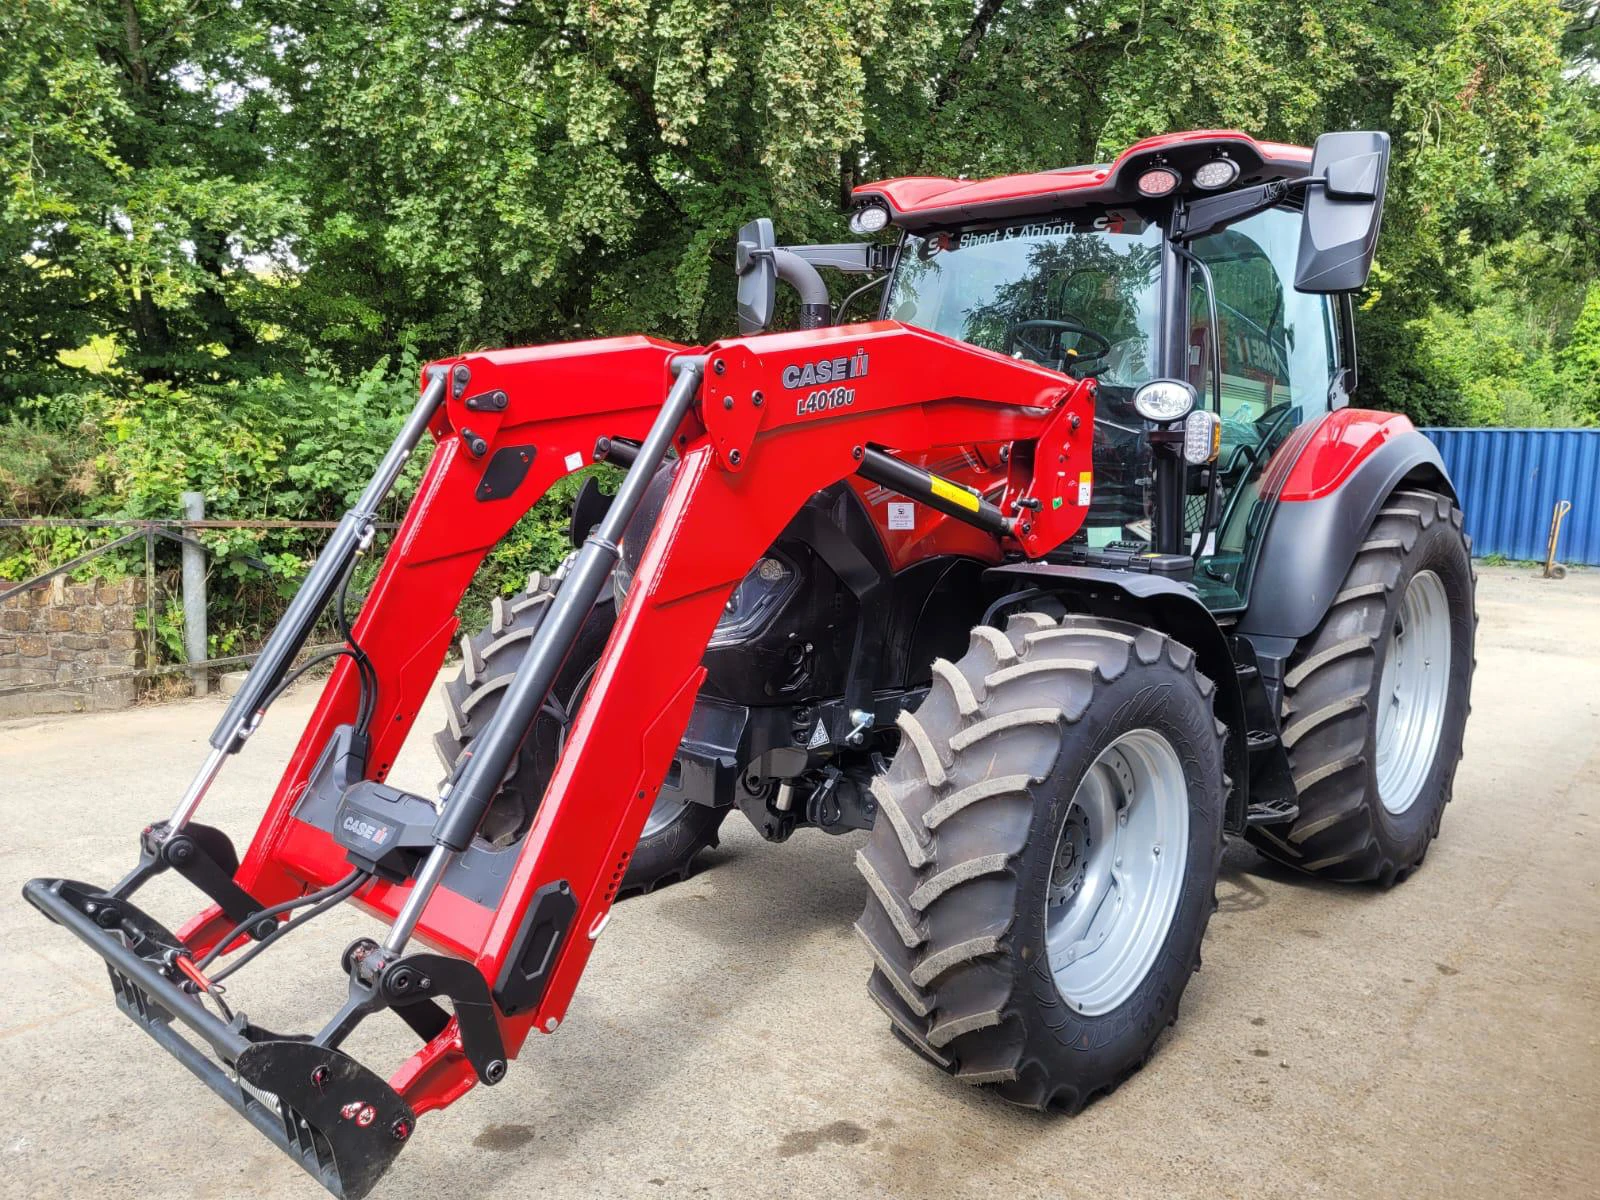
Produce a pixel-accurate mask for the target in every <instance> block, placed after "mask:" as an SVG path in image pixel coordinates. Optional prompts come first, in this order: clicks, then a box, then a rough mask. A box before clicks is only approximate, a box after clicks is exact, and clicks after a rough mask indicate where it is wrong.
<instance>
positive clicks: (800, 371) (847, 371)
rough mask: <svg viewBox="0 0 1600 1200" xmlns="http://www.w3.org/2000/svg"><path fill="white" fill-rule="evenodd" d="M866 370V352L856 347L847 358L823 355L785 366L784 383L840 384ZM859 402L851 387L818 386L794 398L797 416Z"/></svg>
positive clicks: (799, 385) (802, 385) (791, 385)
mask: <svg viewBox="0 0 1600 1200" xmlns="http://www.w3.org/2000/svg"><path fill="white" fill-rule="evenodd" d="M866 373H867V352H866V351H865V350H857V351H856V352H855V353H854V354H853V355H851V356H849V357H848V358H821V359H818V360H817V361H816V362H808V363H796V364H794V365H792V366H788V367H785V368H784V369H783V386H784V387H786V388H809V387H816V386H817V384H819V383H834V384H837V383H839V382H840V381H842V380H845V379H860V378H861V377H862V376H863V375H865V374H866ZM855 402H856V390H855V388H852V387H831V388H826V387H825V388H819V389H818V390H817V391H814V392H809V393H807V394H806V395H804V396H802V397H800V399H799V400H797V401H796V402H795V406H794V411H795V415H797V416H801V417H804V416H808V415H810V414H812V413H822V412H827V411H829V410H830V409H835V408H845V407H847V406H849V405H851V404H854V403H855Z"/></svg>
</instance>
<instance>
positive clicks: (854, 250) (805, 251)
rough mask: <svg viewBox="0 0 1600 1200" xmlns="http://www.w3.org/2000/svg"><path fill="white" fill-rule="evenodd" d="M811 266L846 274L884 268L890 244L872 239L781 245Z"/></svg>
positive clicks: (863, 273)
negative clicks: (808, 244) (869, 240)
mask: <svg viewBox="0 0 1600 1200" xmlns="http://www.w3.org/2000/svg"><path fill="white" fill-rule="evenodd" d="M782 248H783V249H785V250H787V251H789V253H790V254H794V255H797V256H798V257H800V258H803V259H805V260H806V262H808V263H810V264H811V265H812V266H814V267H832V268H833V269H834V270H835V271H843V272H844V273H845V274H847V275H871V274H873V273H874V272H877V271H883V270H887V269H888V266H889V262H890V260H891V259H892V258H893V257H894V247H893V246H884V245H879V244H878V243H876V242H830V243H827V244H825V245H817V246H784V247H782Z"/></svg>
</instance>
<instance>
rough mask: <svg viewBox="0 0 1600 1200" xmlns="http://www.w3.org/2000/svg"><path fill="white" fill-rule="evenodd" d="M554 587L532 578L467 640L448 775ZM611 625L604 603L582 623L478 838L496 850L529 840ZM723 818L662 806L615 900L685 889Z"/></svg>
mask: <svg viewBox="0 0 1600 1200" xmlns="http://www.w3.org/2000/svg"><path fill="white" fill-rule="evenodd" d="M558 586H559V581H558V580H556V579H554V578H551V577H549V576H543V575H540V574H538V573H537V572H535V573H534V574H533V575H532V576H530V577H529V579H528V586H527V588H526V590H524V591H523V592H522V593H520V594H519V595H517V596H514V597H511V598H504V597H497V598H496V599H495V602H494V610H493V615H492V617H491V619H490V622H489V626H488V628H486V629H483V630H481V631H479V632H478V633H477V634H474V635H472V636H471V637H467V636H463V637H462V639H461V673H460V674H459V675H457V676H456V678H454V679H452V680H450V681H449V682H448V683H447V684H445V687H444V700H445V713H446V724H445V727H444V728H443V729H441V730H440V731H439V732H438V733H436V734H435V735H434V738H433V744H434V749H435V750H436V751H438V754H439V759H440V761H441V762H442V763H443V764H444V768H445V771H446V772H447V773H448V772H449V771H451V770H453V769H454V767H455V763H456V761H457V760H458V759H459V758H460V757H461V755H462V754H463V753H464V752H465V751H466V750H467V748H468V747H469V746H470V744H471V742H472V739H473V737H474V736H475V735H476V734H477V733H478V732H479V731H480V730H482V729H484V728H485V727H486V726H487V725H488V723H489V721H490V720H491V719H492V718H493V716H494V714H495V711H496V710H497V709H498V708H499V707H500V698H501V694H502V693H503V692H504V691H505V687H506V685H507V684H508V683H510V682H511V677H512V676H513V675H515V674H516V671H517V668H518V667H519V666H521V665H522V660H523V657H524V656H525V655H526V654H527V650H528V646H529V645H530V644H531V643H532V640H533V636H534V634H535V632H536V631H537V630H538V628H539V626H540V624H541V623H542V622H543V620H544V614H545V611H546V610H547V608H548V607H549V604H550V601H551V600H552V599H553V598H554V597H555V593H556V588H557V587H558ZM615 623H616V606H615V604H614V603H613V602H612V600H611V599H610V598H609V597H606V598H604V599H602V600H600V601H599V602H598V603H597V604H596V605H595V606H594V609H593V610H592V611H591V612H590V614H589V618H588V620H587V621H585V622H584V625H583V630H582V632H581V633H580V634H579V636H578V641H577V644H576V645H575V646H574V647H573V649H572V653H571V655H570V656H569V657H568V658H567V662H566V665H565V666H563V667H562V669H561V674H560V675H559V676H558V677H557V679H556V683H555V687H554V688H552V689H551V694H550V698H549V700H548V701H546V703H545V706H544V708H542V709H541V710H540V712H539V715H538V716H537V717H535V718H534V722H533V727H532V728H531V729H530V730H529V731H528V735H527V737H526V738H524V739H523V742H522V746H521V748H520V749H519V750H518V752H517V756H516V758H514V759H513V760H512V764H511V768H510V770H508V771H507V772H506V777H505V782H504V783H503V784H502V785H501V787H500V791H499V792H498V793H497V794H496V796H495V798H494V801H493V803H492V804H491V805H490V807H489V812H488V814H487V815H486V816H485V817H484V821H483V824H482V826H481V827H480V829H479V833H480V835H481V836H482V837H483V838H485V839H486V840H487V841H489V842H491V843H492V844H495V845H501V846H505V845H510V844H511V843H512V842H514V841H516V840H517V839H518V838H520V837H521V836H522V835H523V834H524V833H525V832H527V829H528V826H529V824H531V823H532V821H533V815H534V812H535V811H536V810H537V809H538V806H539V801H540V799H541V798H542V797H543V796H544V790H545V786H546V785H547V784H548V783H549V782H550V776H551V775H552V774H553V773H554V771H555V766H556V762H557V760H558V759H559V758H560V756H561V748H562V746H563V744H564V743H565V739H566V730H567V726H568V725H569V724H570V722H571V718H572V716H573V715H574V714H575V713H576V712H577V710H578V705H579V704H580V703H581V702H582V700H583V696H584V693H585V692H586V691H587V690H588V686H589V680H590V678H591V676H592V675H593V672H594V667H595V664H596V663H597V662H599V659H600V654H601V652H602V651H603V650H604V649H605V646H606V641H607V640H608V639H609V638H610V636H611V628H612V626H613V625H614V624H615ZM727 811H728V810H727V809H725V808H723V809H719V808H710V807H708V806H706V805H704V804H695V803H690V802H684V801H681V800H677V799H673V798H663V799H661V800H659V801H657V803H656V806H655V808H654V809H652V810H651V813H650V816H649V817H648V818H647V819H646V821H645V827H644V832H643V833H642V834H641V835H640V837H639V844H638V846H637V847H636V848H635V849H634V852H633V857H632V858H631V859H630V860H629V862H628V871H627V874H626V875H625V876H623V881H622V887H621V890H620V893H619V894H620V895H623V896H629V895H637V894H639V893H641V892H648V891H651V890H653V889H655V888H656V887H659V886H662V885H664V884H667V883H673V882H676V881H677V880H680V879H686V878H687V877H688V875H689V873H690V871H691V870H692V869H693V866H694V858H695V856H696V855H697V854H699V853H700V851H702V850H704V849H706V848H708V847H711V846H715V845H716V844H717V830H718V828H719V827H720V826H721V824H722V820H723V818H724V817H725V816H726V815H727Z"/></svg>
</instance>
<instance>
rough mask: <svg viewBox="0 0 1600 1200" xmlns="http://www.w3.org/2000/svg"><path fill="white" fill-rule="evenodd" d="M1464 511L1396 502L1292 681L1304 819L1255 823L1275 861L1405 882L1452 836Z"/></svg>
mask: <svg viewBox="0 0 1600 1200" xmlns="http://www.w3.org/2000/svg"><path fill="white" fill-rule="evenodd" d="M1473 585H1474V576H1473V572H1472V559H1471V555H1470V547H1469V546H1468V543H1467V539H1466V535H1465V534H1464V532H1463V531H1462V520H1461V510H1460V509H1459V508H1456V507H1455V506H1454V505H1453V504H1451V503H1450V501H1449V499H1448V498H1447V497H1445V496H1441V495H1439V494H1438V493H1436V492H1423V491H1404V492H1396V493H1395V494H1394V495H1393V496H1391V497H1390V498H1389V500H1388V502H1387V504H1386V505H1385V507H1384V508H1383V509H1382V510H1381V511H1380V512H1379V513H1378V515H1377V517H1376V518H1375V519H1374V521H1373V523H1372V528H1371V529H1370V530H1368V532H1367V536H1366V539H1365V541H1364V542H1363V543H1362V545H1361V548H1360V550H1358V551H1357V553H1356V559H1355V562H1354V563H1352V564H1351V566H1350V570H1349V572H1348V573H1347V574H1346V576H1345V578H1344V582H1343V583H1342V584H1341V585H1340V587H1339V591H1338V593H1337V594H1336V595H1335V596H1334V598H1333V602H1332V604H1330V605H1329V607H1328V612H1327V615H1326V616H1324V617H1323V619H1322V623H1321V624H1320V625H1319V626H1318V627H1317V629H1316V630H1315V631H1313V632H1312V633H1311V634H1310V635H1309V636H1308V637H1306V638H1305V639H1304V640H1302V641H1301V643H1300V645H1299V647H1298V648H1297V649H1296V651H1295V653H1294V655H1293V656H1292V657H1291V659H1290V662H1289V668H1288V670H1287V671H1286V672H1285V674H1284V680H1283V684H1284V688H1283V691H1284V698H1283V710H1284V722H1283V734H1282V737H1283V745H1284V748H1285V750H1286V751H1287V752H1288V757H1289V766H1290V770H1291V771H1292V772H1293V774H1294V781H1295V788H1296V791H1297V792H1298V793H1299V800H1300V813H1299V816H1298V817H1296V819H1295V820H1294V821H1292V822H1290V823H1287V824H1284V825H1274V826H1252V827H1251V829H1250V831H1249V836H1250V840H1251V841H1252V842H1253V843H1254V844H1255V846H1256V848H1257V849H1259V850H1260V851H1261V852H1262V853H1264V854H1266V855H1268V856H1269V857H1271V858H1273V859H1276V860H1277V861H1279V862H1281V863H1284V864H1286V865H1288V866H1291V867H1294V868H1296V869H1297V870H1300V871H1305V872H1307V873H1309V874H1312V875H1318V876H1321V877H1323V878H1326V879H1334V880H1339V881H1342V882H1366V881H1376V882H1378V883H1380V884H1383V885H1385V886H1387V885H1390V884H1394V883H1398V882H1399V881H1401V880H1402V879H1404V878H1405V877H1406V876H1407V875H1409V874H1410V873H1411V872H1412V871H1414V870H1415V869H1416V868H1417V867H1418V866H1420V865H1421V863H1422V860H1423V857H1424V856H1425V855H1426V854H1427V852H1428V846H1429V844H1430V843H1431V842H1432V841H1433V839H1434V838H1435V837H1437V836H1438V833H1439V823H1440V820H1441V819H1442V818H1443V816H1444V806H1445V805H1446V804H1448V803H1449V802H1450V794H1451V790H1452V788H1453V787H1454V783H1455V773H1456V765H1457V763H1459V762H1460V761H1461V744H1462V738H1463V736H1464V734H1465V730H1466V723H1467V713H1468V710H1469V701H1470V697H1471V691H1472V671H1473V665H1474V660H1473V641H1474V634H1475V631H1476V627H1477V615H1476V611H1475V608H1474V602H1473Z"/></svg>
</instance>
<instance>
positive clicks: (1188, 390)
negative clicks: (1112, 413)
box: [1133, 379, 1196, 422]
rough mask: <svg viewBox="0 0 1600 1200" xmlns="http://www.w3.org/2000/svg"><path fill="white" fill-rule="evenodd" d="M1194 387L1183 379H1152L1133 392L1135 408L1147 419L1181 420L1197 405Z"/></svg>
mask: <svg viewBox="0 0 1600 1200" xmlns="http://www.w3.org/2000/svg"><path fill="white" fill-rule="evenodd" d="M1195 398H1196V397H1195V390H1194V387H1193V386H1192V385H1191V384H1189V383H1187V382H1185V381H1184V380H1182V379H1152V380H1151V381H1150V382H1149V383H1147V384H1145V385H1144V386H1143V387H1141V388H1140V389H1139V390H1138V391H1136V392H1134V394H1133V408H1134V411H1135V412H1137V413H1138V414H1139V415H1140V416H1141V417H1143V418H1144V419H1145V420H1146V421H1162V422H1165V421H1181V420H1183V418H1184V417H1186V416H1188V415H1189V410H1190V409H1192V408H1193V407H1194V405H1195Z"/></svg>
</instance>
